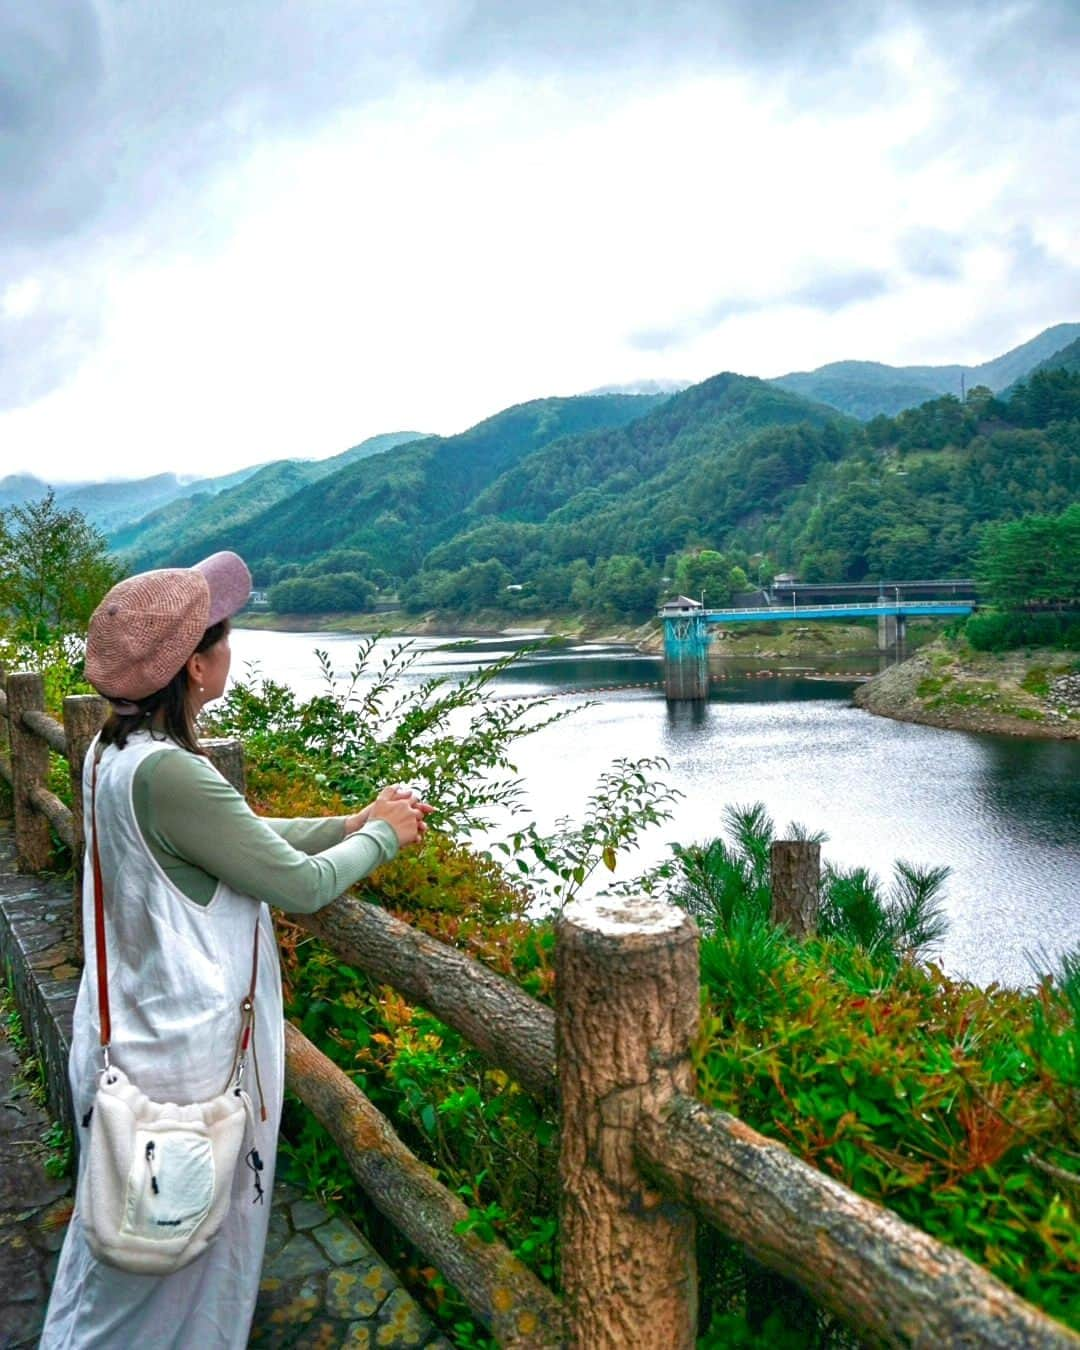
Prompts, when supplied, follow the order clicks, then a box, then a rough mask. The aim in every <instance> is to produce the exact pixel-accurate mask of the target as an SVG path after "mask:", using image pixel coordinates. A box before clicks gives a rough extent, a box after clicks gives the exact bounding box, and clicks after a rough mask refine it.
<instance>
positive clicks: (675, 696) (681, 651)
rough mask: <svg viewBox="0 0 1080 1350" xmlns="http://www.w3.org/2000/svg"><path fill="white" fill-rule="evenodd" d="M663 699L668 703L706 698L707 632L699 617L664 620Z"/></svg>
mask: <svg viewBox="0 0 1080 1350" xmlns="http://www.w3.org/2000/svg"><path fill="white" fill-rule="evenodd" d="M664 696H665V698H666V699H667V701H668V702H669V703H686V702H693V701H701V700H704V699H706V698H708V696H709V630H708V626H707V625H706V623H705V619H704V616H703V615H700V614H689V615H686V616H685V617H680V618H677V619H665V620H664Z"/></svg>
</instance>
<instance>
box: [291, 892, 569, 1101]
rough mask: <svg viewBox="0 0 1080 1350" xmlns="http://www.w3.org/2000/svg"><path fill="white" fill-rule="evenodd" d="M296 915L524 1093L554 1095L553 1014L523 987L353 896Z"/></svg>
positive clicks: (339, 951)
mask: <svg viewBox="0 0 1080 1350" xmlns="http://www.w3.org/2000/svg"><path fill="white" fill-rule="evenodd" d="M293 917H294V918H295V919H296V921H297V922H298V923H300V924H302V925H303V926H304V927H305V928H307V929H308V931H309V932H311V933H314V934H315V935H316V936H318V937H319V938H321V939H322V940H323V941H324V942H326V944H327V945H328V946H329V947H331V948H333V950H334V951H335V952H336V953H337V954H338V955H339V956H341V957H343V958H344V959H345V960H346V961H348V962H350V963H351V964H353V965H355V966H357V967H358V968H359V969H360V970H363V971H364V972H365V973H366V974H368V975H371V976H372V977H373V978H374V979H376V980H378V981H379V982H380V983H381V984H391V985H393V986H394V988H395V989H397V990H398V992H399V993H402V994H404V995H405V997H406V998H409V999H413V1000H415V1001H416V1002H417V1003H421V1004H422V1005H423V1006H424V1007H425V1008H427V1009H428V1011H429V1012H432V1013H434V1014H435V1016H436V1017H438V1018H440V1019H441V1020H442V1021H444V1022H445V1023H446V1024H447V1026H450V1027H453V1028H454V1030H455V1031H458V1032H460V1033H461V1034H462V1035H463V1036H464V1037H465V1038H466V1039H467V1040H469V1041H471V1042H472V1044H473V1045H474V1046H475V1047H476V1048H477V1049H478V1050H479V1051H480V1053H481V1054H482V1055H484V1056H485V1058H487V1059H488V1060H490V1061H491V1063H492V1064H495V1065H496V1066H497V1067H499V1068H502V1069H505V1070H506V1072H507V1073H508V1074H510V1076H511V1077H512V1078H514V1079H516V1080H517V1082H518V1083H520V1084H521V1086H522V1087H523V1088H525V1089H526V1091H528V1092H531V1093H532V1094H533V1095H534V1096H536V1097H540V1098H545V1097H550V1096H553V1095H554V1092H555V1016H554V1014H553V1013H552V1011H551V1009H550V1008H547V1007H545V1006H544V1004H542V1003H538V1002H537V1001H536V999H534V998H530V997H529V995H528V994H526V993H525V992H524V991H523V990H522V989H521V988H520V987H519V986H518V985H516V984H513V983H512V982H511V981H510V980H507V979H504V978H503V977H502V976H501V975H496V974H495V972H494V971H492V970H489V969H488V968H487V967H486V966H483V965H481V964H480V963H479V962H478V961H474V960H473V958H472V957H470V956H466V955H465V954H464V953H463V952H460V951H458V950H457V949H456V948H454V947H448V946H447V945H446V943H444V942H439V941H438V940H437V939H436V938H433V937H429V936H428V935H427V934H426V933H421V932H420V931H419V930H418V929H416V928H413V927H411V926H410V925H409V924H407V923H404V922H403V921H402V920H401V919H395V918H394V916H393V915H392V914H387V912H386V911H385V910H383V909H379V907H378V906H377V905H371V904H368V903H367V902H366V901H363V900H357V899H355V898H354V897H352V896H348V895H346V896H342V897H341V899H339V900H335V901H334V903H333V904H331V905H328V906H327V907H326V908H325V909H321V910H319V911H318V913H316V914H297V915H294V916H293Z"/></svg>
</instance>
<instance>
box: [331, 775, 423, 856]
mask: <svg viewBox="0 0 1080 1350" xmlns="http://www.w3.org/2000/svg"><path fill="white" fill-rule="evenodd" d="M434 809H435V808H434V807H433V806H429V805H428V803H427V802H424V801H421V800H420V798H419V797H418V796H417V794H416V793H415V792H414V791H413V790H412V788H410V787H405V786H403V785H402V784H400V783H395V784H394V785H392V786H391V787H385V788H383V790H382V791H381V792H380V793H379V795H378V796H377V797H376V798H375V800H374V801H373V802H370V803H369V804H368V805H367V806H365V807H364V808H363V810H362V811H357V812H356V814H355V815H352V816H347V817H346V819H345V833H346V835H350V834H354V833H355V832H356V831H357V830H359V829H362V828H363V826H365V825H366V824H367V823H368V821H369V820H385V821H386V822H387V824H389V825H390V826H392V827H393V830H394V833H395V834H396V835H397V837H398V843H399V844H400V845H401V846H402V847H403V848H404V847H405V845H406V844H415V843H416V841H417V840H418V839H422V838H423V837H424V835H425V834H426V833H427V822H426V820H425V819H424V817H425V816H428V815H430V814H431V812H432V811H433V810H434ZM406 836H407V837H406Z"/></svg>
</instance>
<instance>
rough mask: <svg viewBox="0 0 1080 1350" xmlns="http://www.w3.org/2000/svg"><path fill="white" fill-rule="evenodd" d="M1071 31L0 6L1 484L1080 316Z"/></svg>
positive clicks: (790, 7)
mask: <svg viewBox="0 0 1080 1350" xmlns="http://www.w3.org/2000/svg"><path fill="white" fill-rule="evenodd" d="M1078 59H1080V0H1015V3H1012V2H1010V0H573V3H570V0H565V3H564V2H563V0H503V2H502V3H496V0H404V3H402V0H397V3H391V0H310V3H296V2H295V0H217V3H215V4H191V3H185V2H184V0H33V3H27V0H0V475H2V474H3V473H8V472H13V471H30V472H34V473H37V474H38V475H39V476H42V477H47V478H50V479H51V480H52V481H64V480H71V479H87V478H104V477H139V476H142V475H144V474H147V473H151V472H157V471H159V470H164V469H172V470H175V471H178V472H181V473H222V472H226V471H228V470H230V469H234V468H237V467H240V466H242V465H245V464H251V463H255V462H261V461H263V460H267V459H271V458H275V457H278V456H282V455H290V456H319V457H321V456H324V455H328V454H332V453H335V452H337V451H339V450H342V449H344V448H345V447H347V446H349V445H351V444H354V443H355V442H357V441H359V440H361V439H362V438H364V437H365V436H369V435H372V434H374V433H376V432H381V431H393V430H399V429H410V430H420V431H439V432H454V431H457V430H461V429H462V428H464V427H465V426H468V425H470V424H471V423H473V422H475V421H478V420H479V419H480V418H482V417H484V416H486V415H488V414H490V413H492V412H495V411H497V410H498V409H500V408H503V407H506V406H508V405H509V404H512V403H516V402H520V401H522V400H524V399H529V398H535V397H539V396H543V395H547V394H572V393H579V392H582V391H585V390H588V389H591V388H595V387H597V386H602V385H608V384H619V383H626V382H631V381H637V380H643V379H702V378H704V377H706V376H707V375H711V374H714V373H716V372H717V371H720V370H737V371H740V372H743V373H746V374H756V375H776V374H781V373H783V372H785V371H788V370H799V369H809V368H812V367H814V366H817V365H820V364H822V363H824V362H826V361H831V360H838V359H842V358H846V357H859V358H866V359H874V360H881V361H888V362H894V363H911V362H926V363H930V362H945V361H969V362H977V361H981V360H985V359H988V358H990V357H992V356H996V355H998V354H1000V353H1001V352H1003V351H1005V350H1007V349H1008V348H1010V347H1012V346H1015V345H1016V344H1018V343H1019V342H1022V341H1025V340H1026V339H1028V338H1030V337H1033V336H1034V335H1035V334H1036V333H1037V332H1039V331H1040V330H1041V329H1043V328H1045V327H1047V326H1048V325H1050V324H1052V323H1058V322H1063V321H1071V320H1077V319H1080V209H1078V208H1080V93H1078V87H1080V81H1078V80H1077V78H1076V72H1077V69H1078Z"/></svg>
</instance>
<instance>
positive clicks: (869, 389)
mask: <svg viewBox="0 0 1080 1350" xmlns="http://www.w3.org/2000/svg"><path fill="white" fill-rule="evenodd" d="M1077 338H1080V323H1059V324H1055V325H1054V327H1052V328H1047V329H1045V330H1044V331H1043V332H1042V333H1040V334H1039V335H1038V336H1037V337H1034V338H1032V339H1031V340H1030V341H1029V342H1024V343H1022V344H1021V345H1020V346H1019V347H1014V348H1013V349H1012V350H1011V351H1008V352H1005V353H1004V354H1003V355H1002V356H997V357H995V358H994V359H993V360H991V361H984V362H982V364H981V365H977V366H962V365H947V366H888V365H883V364H881V363H880V362H877V361H833V362H830V363H829V364H828V365H825V366H819V367H818V369H817V370H810V371H793V372H792V373H791V374H789V375H780V376H778V377H777V378H776V379H774V380H773V381H772V383H773V384H778V385H779V386H780V387H781V388H782V389H789V390H791V392H792V393H794V394H802V395H803V397H804V398H812V399H816V400H817V401H818V402H820V403H827V404H828V405H829V406H830V407H832V408H836V409H837V410H838V411H840V412H845V413H848V414H849V415H850V416H852V417H858V418H859V419H860V420H862V421H867V420H869V419H870V418H871V417H876V416H877V415H878V414H879V413H884V414H885V416H887V417H895V415H896V414H897V413H899V412H903V411H904V409H905V408H914V407H918V405H919V404H920V403H925V402H926V401H927V400H928V399H932V398H939V397H940V396H941V395H942V394H955V395H956V396H957V397H958V398H959V397H960V393H961V381H963V385H964V387H966V388H967V389H974V388H975V386H976V385H980V384H983V385H986V386H987V387H988V388H989V389H991V390H992V391H993V392H994V393H995V394H996V393H1000V392H1002V391H1003V390H1005V389H1007V388H1008V387H1010V386H1011V385H1013V384H1015V383H1016V382H1017V381H1018V380H1020V379H1023V378H1024V376H1025V375H1028V374H1030V373H1031V372H1032V371H1033V370H1035V369H1036V368H1037V367H1039V366H1045V365H1046V364H1047V363H1048V362H1049V361H1050V359H1051V358H1052V357H1053V356H1054V354H1055V353H1057V352H1060V351H1061V350H1062V349H1063V348H1066V347H1068V346H1069V345H1070V344H1071V343H1073V342H1074V341H1075V340H1076V339H1077Z"/></svg>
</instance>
